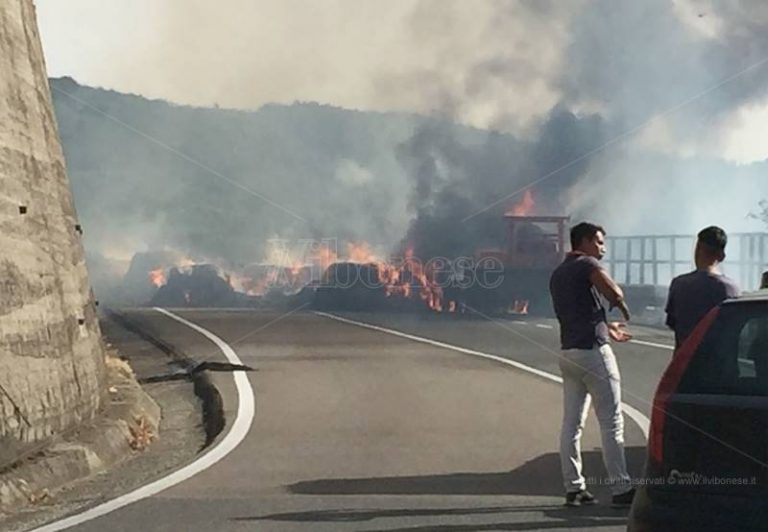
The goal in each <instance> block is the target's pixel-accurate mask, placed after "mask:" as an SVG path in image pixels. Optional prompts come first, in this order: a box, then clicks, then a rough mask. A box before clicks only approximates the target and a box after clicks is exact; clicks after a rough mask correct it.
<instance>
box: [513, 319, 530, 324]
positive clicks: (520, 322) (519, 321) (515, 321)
mask: <svg viewBox="0 0 768 532" xmlns="http://www.w3.org/2000/svg"><path fill="white" fill-rule="evenodd" d="M512 323H517V324H518V325H528V322H527V321H523V320H512Z"/></svg>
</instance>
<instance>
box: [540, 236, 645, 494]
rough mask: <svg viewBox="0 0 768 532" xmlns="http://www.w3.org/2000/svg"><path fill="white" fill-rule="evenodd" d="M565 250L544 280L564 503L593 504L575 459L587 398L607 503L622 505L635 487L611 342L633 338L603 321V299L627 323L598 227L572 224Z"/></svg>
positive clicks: (578, 459) (616, 325) (578, 460)
mask: <svg viewBox="0 0 768 532" xmlns="http://www.w3.org/2000/svg"><path fill="white" fill-rule="evenodd" d="M571 249H572V251H571V252H570V253H568V255H567V256H566V258H565V260H564V261H563V263H562V264H560V266H558V267H557V268H556V269H555V271H554V273H553V274H552V278H551V279H550V292H551V295H552V303H553V305H554V308H555V314H556V315H557V319H558V321H559V322H560V342H561V347H562V350H563V351H562V356H561V358H560V371H561V372H562V375H563V406H564V408H563V425H562V429H561V433H560V464H561V467H562V473H563V481H564V485H565V492H566V495H565V504H566V505H568V506H580V505H582V504H594V503H595V498H594V496H593V495H592V494H591V493H590V492H589V491H587V489H586V483H585V480H584V476H583V475H582V463H581V434H582V431H583V429H584V422H585V420H586V417H587V413H588V411H589V403H590V397H591V398H592V400H594V402H595V412H596V413H597V418H598V421H599V423H600V433H601V438H602V445H603V462H604V463H605V468H606V470H607V471H608V475H609V479H608V480H609V484H610V485H611V492H612V494H613V497H612V505H613V506H616V507H623V506H629V505H630V504H631V502H632V498H633V497H634V494H635V490H634V489H633V488H632V486H631V479H630V477H629V474H628V473H627V464H626V459H625V456H624V418H623V416H622V412H621V377H620V375H619V367H618V364H617V363H616V357H615V355H614V354H613V350H612V349H611V345H610V340H611V339H613V340H615V341H617V342H626V341H628V340H630V339H631V338H632V336H631V335H630V334H629V332H627V330H626V329H625V328H624V324H623V323H621V324H620V323H610V324H609V323H608V320H607V317H606V309H605V306H604V304H603V299H602V298H605V299H607V300H608V302H609V303H610V304H611V307H612V308H613V307H618V308H619V310H620V311H621V313H622V314H623V316H624V318H625V319H626V320H629V309H628V308H627V305H626V303H625V302H624V294H623V292H622V290H621V288H620V287H619V286H618V285H617V284H616V283H615V282H614V280H613V279H611V277H610V276H609V275H608V273H607V272H606V271H605V270H604V269H603V267H602V266H601V265H600V259H602V258H603V256H604V255H605V251H606V250H605V230H604V229H603V228H602V227H600V226H599V225H594V224H590V223H586V222H585V223H580V224H578V225H576V226H574V227H573V228H572V229H571Z"/></svg>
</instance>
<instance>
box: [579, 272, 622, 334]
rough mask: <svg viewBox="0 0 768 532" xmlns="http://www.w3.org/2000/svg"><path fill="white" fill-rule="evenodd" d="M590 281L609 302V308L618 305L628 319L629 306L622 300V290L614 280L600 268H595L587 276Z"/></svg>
mask: <svg viewBox="0 0 768 532" xmlns="http://www.w3.org/2000/svg"><path fill="white" fill-rule="evenodd" d="M589 280H590V282H591V283H592V284H593V285H594V286H595V288H597V290H598V291H599V292H600V293H601V294H603V296H605V299H607V300H608V302H609V303H610V304H611V308H613V307H618V308H619V310H620V311H621V314H622V316H624V319H625V320H627V321H629V307H627V303H626V302H625V301H624V292H623V291H622V290H621V287H620V286H619V285H618V284H616V281H614V280H613V279H611V276H610V275H608V272H606V271H605V270H604V269H602V268H595V269H594V270H593V271H592V273H591V274H590V276H589Z"/></svg>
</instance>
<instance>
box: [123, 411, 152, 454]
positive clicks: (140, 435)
mask: <svg viewBox="0 0 768 532" xmlns="http://www.w3.org/2000/svg"><path fill="white" fill-rule="evenodd" d="M134 422H135V424H134V425H133V426H131V427H129V430H130V432H131V437H130V438H129V439H128V445H130V447H131V449H133V450H134V451H143V450H144V449H146V448H147V447H149V445H150V444H151V443H152V440H153V439H155V434H154V433H153V432H152V426H151V425H150V424H149V422H148V421H147V418H146V417H145V416H137V417H135V418H134Z"/></svg>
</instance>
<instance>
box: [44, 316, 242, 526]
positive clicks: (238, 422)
mask: <svg viewBox="0 0 768 532" xmlns="http://www.w3.org/2000/svg"><path fill="white" fill-rule="evenodd" d="M155 310H156V311H157V312H160V313H161V314H164V315H166V316H168V317H169V318H172V319H174V320H176V321H178V322H179V323H183V324H184V325H186V326H187V327H190V328H191V329H194V330H195V331H197V332H199V333H200V334H202V335H203V336H205V337H206V338H208V339H209V340H210V341H211V342H213V343H214V344H216V346H217V347H218V348H219V349H221V351H222V352H223V353H224V356H225V357H227V360H228V361H229V362H231V363H232V364H242V363H243V362H242V361H241V360H240V357H238V356H237V353H235V351H234V350H233V349H232V348H231V347H230V346H229V345H227V344H226V343H225V342H224V340H222V339H221V338H219V337H218V336H216V335H215V334H213V333H212V332H210V331H208V330H206V329H203V328H202V327H200V326H199V325H196V324H194V323H192V322H191V321H187V320H185V319H184V318H182V317H180V316H177V315H176V314H173V313H172V312H169V311H167V310H165V309H161V308H155ZM234 377H235V386H237V416H236V417H235V421H234V423H233V424H232V428H231V429H230V430H229V432H227V435H226V436H224V438H223V439H222V440H221V441H220V442H219V443H218V445H216V446H215V447H213V448H212V449H211V450H209V451H208V452H207V453H205V454H204V455H203V456H201V457H200V458H198V459H197V460H195V461H194V462H192V463H191V464H189V465H187V466H185V467H183V468H181V469H179V470H178V471H175V472H173V473H171V474H170V475H168V476H166V477H163V478H161V479H159V480H156V481H154V482H152V483H151V484H147V485H146V486H142V487H141V488H139V489H137V490H134V491H132V492H130V493H126V494H125V495H121V496H120V497H117V498H116V499H112V500H111V501H107V502H105V503H103V504H100V505H98V506H95V507H93V508H91V509H89V510H86V511H85V512H82V513H79V514H76V515H73V516H70V517H67V518H64V519H61V520H59V521H55V522H53V523H50V524H48V525H45V526H42V527H40V528H36V529H34V530H33V531H32V532H55V531H57V530H64V529H66V528H69V527H72V526H75V525H79V524H82V523H85V522H86V521H90V520H92V519H96V518H97V517H101V516H103V515H105V514H108V513H110V512H113V511H115V510H117V509H118V508H122V507H123V506H127V505H129V504H132V503H134V502H136V501H140V500H142V499H146V498H147V497H151V496H152V495H156V494H157V493H160V492H161V491H163V490H166V489H168V488H170V487H172V486H175V485H176V484H179V483H180V482H183V481H185V480H187V479H189V478H191V477H193V476H194V475H196V474H198V473H200V472H201V471H204V470H206V469H208V468H209V467H211V466H212V465H214V464H215V463H216V462H218V461H219V460H221V459H222V458H224V457H225V456H227V455H228V454H229V453H230V452H232V451H233V450H234V449H235V447H237V446H238V445H239V444H240V442H241V441H243V439H244V438H245V436H246V435H247V434H248V430H249V429H250V428H251V423H252V422H253V417H254V415H255V412H256V409H255V402H254V398H253V388H251V383H250V381H249V380H248V376H247V375H246V374H245V373H244V372H242V371H239V372H235V374H234Z"/></svg>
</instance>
